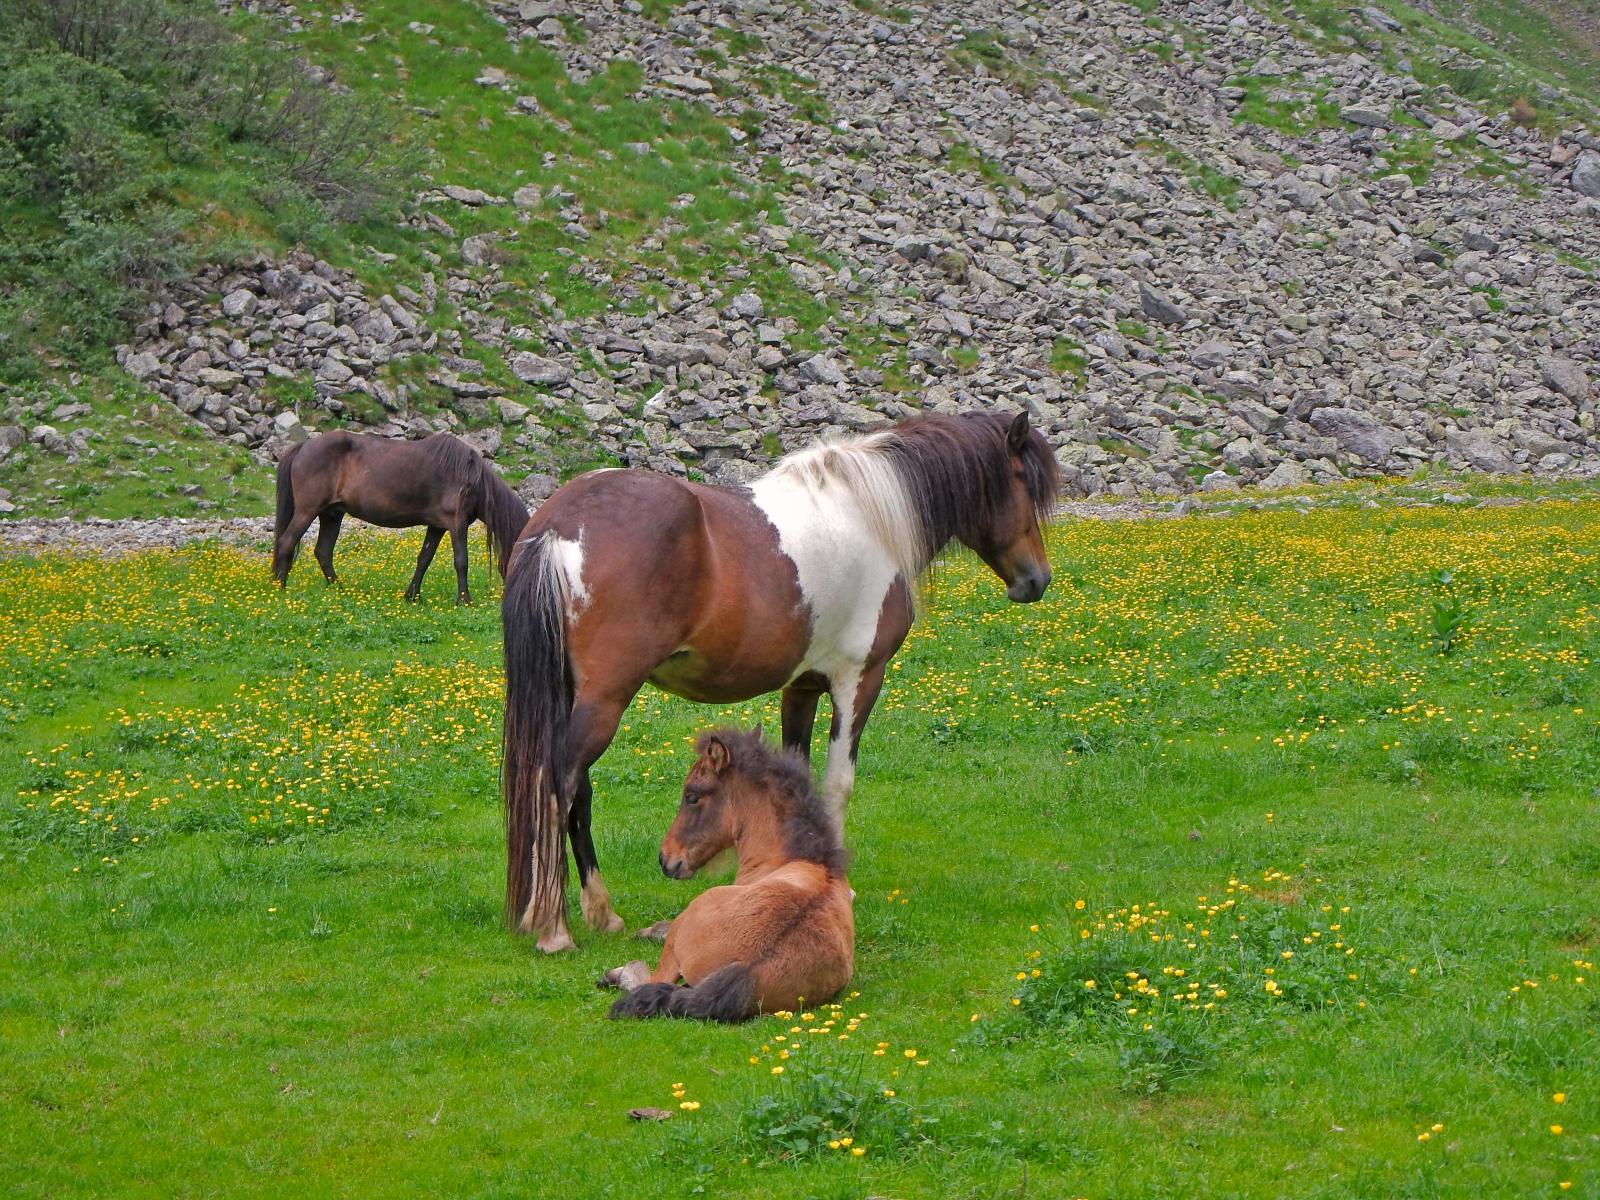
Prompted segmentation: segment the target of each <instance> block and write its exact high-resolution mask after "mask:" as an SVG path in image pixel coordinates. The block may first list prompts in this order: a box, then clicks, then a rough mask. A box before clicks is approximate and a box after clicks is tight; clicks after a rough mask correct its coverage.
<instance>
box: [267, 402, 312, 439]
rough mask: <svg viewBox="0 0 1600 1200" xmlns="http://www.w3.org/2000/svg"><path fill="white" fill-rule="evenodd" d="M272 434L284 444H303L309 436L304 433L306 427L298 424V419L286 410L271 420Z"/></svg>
mask: <svg viewBox="0 0 1600 1200" xmlns="http://www.w3.org/2000/svg"><path fill="white" fill-rule="evenodd" d="M272 432H273V434H274V435H275V436H277V437H278V438H279V439H280V440H282V441H286V442H303V441H305V440H306V438H308V437H309V436H311V435H310V434H308V433H307V432H306V427H305V426H304V425H302V424H300V418H299V417H298V416H297V415H296V414H295V413H293V412H290V411H288V410H285V411H283V412H281V413H279V414H278V415H277V416H275V417H273V418H272Z"/></svg>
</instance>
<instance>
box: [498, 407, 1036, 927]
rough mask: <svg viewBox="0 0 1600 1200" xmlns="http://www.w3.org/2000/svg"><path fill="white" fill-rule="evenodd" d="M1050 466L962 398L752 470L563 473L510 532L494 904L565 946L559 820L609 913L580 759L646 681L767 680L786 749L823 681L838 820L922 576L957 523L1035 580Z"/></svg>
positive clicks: (598, 745)
mask: <svg viewBox="0 0 1600 1200" xmlns="http://www.w3.org/2000/svg"><path fill="white" fill-rule="evenodd" d="M1059 479H1060V476H1059V473H1058V470H1057V467H1056V462H1055V458H1054V456H1053V455H1052V454H1051V451H1050V446H1049V444H1048V443H1047V442H1046V441H1045V440H1044V437H1043V436H1042V435H1041V434H1040V433H1039V432H1038V431H1037V430H1034V429H1031V428H1030V427H1029V425H1028V419H1027V416H1026V415H1025V414H1018V415H1017V416H1016V417H1015V419H1008V418H1007V417H1005V416H1002V415H1000V414H996V413H966V414H963V415H961V416H959V417H947V416H931V417H920V418H914V419H912V420H909V421H904V422H902V423H901V424H899V425H895V426H892V427H890V428H888V429H885V430H883V431H881V432H877V433H872V434H868V435H866V436H864V437H859V438H853V439H849V440H846V441H840V442H834V443H831V444H824V445H820V446H816V447H813V448H811V449H809V450H803V451H800V452H798V453H795V454H791V455H788V456H786V457H785V458H783V459H781V460H780V461H779V462H778V463H777V465H776V466H774V467H773V469H772V470H771V471H770V472H768V473H767V474H766V475H764V476H762V477H761V478H760V479H758V480H756V481H755V482H754V483H752V484H751V485H750V486H749V487H747V488H746V487H740V488H724V487H711V486H706V485H703V484H694V483H685V482H683V481H682V480H678V479H673V478H670V477H668V476H665V475H657V474H654V473H652V472H648V471H626V470H607V471H595V472H591V473H590V474H587V475H583V476H580V477H579V478H577V479H574V480H573V481H572V482H570V483H568V484H566V485H565V486H564V487H562V488H561V489H559V490H558V491H557V492H556V493H555V495H553V496H551V497H550V499H549V500H548V501H546V503H545V504H544V506H543V507H542V508H540V509H539V510H538V512H537V513H535V514H534V516H533V519H532V520H531V521H529V523H528V526H527V528H526V529H524V530H523V533H522V536H521V539H520V540H519V542H518V545H517V550H516V553H515V555H514V556H513V558H512V562H511V567H510V570H509V572H508V573H507V576H506V590H505V597H504V599H503V601H502V612H503V617H504V626H505V667H506V716H505V728H504V731H503V737H504V748H505V762H504V768H503V771H502V784H503V789H504V794H505V816H506V849H507V870H506V916H507V920H508V922H509V923H511V924H512V925H514V926H516V927H518V928H520V929H522V930H523V931H525V932H529V933H534V934H536V935H537V936H538V939H539V946H540V948H541V949H543V950H547V951H555V950H562V949H566V948H567V947H569V946H571V945H572V938H571V935H570V934H569V933H568V931H567V921H566V900H565V881H566V847H565V839H566V836H567V834H568V833H569V831H570V834H571V837H572V849H573V856H574V858H576V860H577V863H578V878H579V882H580V883H581V885H582V888H583V913H584V917H585V919H586V920H587V921H588V923H589V925H590V926H591V927H592V928H596V929H602V930H612V931H616V930H620V929H621V928H622V922H621V921H620V920H619V919H618V917H617V916H616V914H615V913H614V912H613V911H612V909H611V903H610V897H609V896H608V895H607V893H606V889H605V884H604V883H603V882H602V880H601V878H600V873H599V871H598V870H597V869H596V865H595V854H594V842H593V839H592V838H591V836H590V832H589V813H590V803H591V796H592V792H591V788H590V784H589V767H590V766H591V765H592V764H593V763H594V761H595V760H596V759H597V758H599V757H600V755H601V754H602V753H603V752H604V751H605V749H606V747H607V746H608V745H610V744H611V739H612V738H613V737H614V736H615V734H616V731H617V723H618V721H619V719H620V718H621V716H622V713H623V710H624V709H626V708H627V706H628V703H629V701H631V700H632V699H633V697H634V694H635V693H636V692H637V691H638V690H639V689H640V688H641V687H642V686H644V684H645V682H646V681H649V682H651V683H654V684H655V685H656V686H657V687H659V688H662V689H664V690H666V691H669V692H674V693H676V694H677V695H680V696H684V697H687V698H688V699H690V700H699V701H705V702H708V703H726V702H729V701H735V700H747V699H750V698H751V697H753V696H759V695H762V694H763V693H766V692H772V691H777V690H779V689H781V690H782V692H783V701H782V714H783V744H784V746H785V748H787V749H791V750H794V751H797V752H798V753H799V754H800V756H801V757H802V758H803V759H805V758H809V755H810V749H811V732H812V726H813V724H814V722H815V719H816V709H817V701H818V699H819V698H820V697H821V695H822V693H823V692H827V693H828V694H829V695H830V696H831V697H832V700H833V727H832V732H831V735H830V738H829V749H828V765H827V772H826V775H825V778H824V786H823V794H824V797H825V799H826V801H827V804H828V806H829V809H830V812H831V813H832V816H833V819H834V821H835V823H836V824H838V825H839V826H840V828H841V829H842V827H843V822H844V809H845V803H846V801H847V800H848V798H849V795H850V790H851V788H852V786H853V784H854V779H855V760H856V751H857V748H858V746H859V745H860V741H861V731H862V729H863V728H864V727H865V725H866V723H867V716H868V714H869V713H870V712H871V711H872V705H873V703H874V702H875V701H876V700H877V698H878V691H879V689H880V688H881V687H882V686H883V676H884V670H885V668H886V667H887V666H888V663H889V659H890V657H891V656H892V655H893V654H894V653H895V651H896V650H898V649H899V648H900V644H901V642H902V641H904V640H905V636H906V634H907V632H908V631H909V630H910V628H911V623H912V620H913V618H914V616H915V589H916V586H917V580H918V579H919V578H920V576H921V575H922V573H923V572H924V571H925V570H927V568H928V566H929V564H930V563H931V562H932V561H933V559H934V557H935V555H937V554H938V553H939V551H940V550H941V549H942V548H943V547H944V546H945V545H946V544H948V543H949V542H951V541H959V542H961V543H962V544H964V545H966V546H968V547H970V548H971V549H972V550H974V551H976V553H977V554H978V556H979V557H980V558H982V559H983V561H984V562H986V563H987V564H988V565H989V567H990V568H991V569H992V570H993V571H994V572H995V574H996V575H998V576H999V577H1000V578H1001V579H1002V580H1004V582H1005V584H1006V594H1007V595H1008V596H1009V597H1010V598H1011V599H1012V600H1016V601H1022V602H1029V601H1034V600H1037V599H1038V598H1039V597H1040V596H1041V595H1043V594H1044V590H1045V588H1046V587H1047V586H1048V585H1049V582H1050V564H1049V562H1048V560H1047V559H1046V557H1045V548H1044V540H1043V537H1042V535H1041V533H1040V528H1039V526H1040V520H1041V519H1042V517H1043V516H1044V515H1046V514H1047V513H1048V511H1049V510H1050V508H1051V507H1052V506H1053V504H1054V502H1055V498H1056V494H1057V491H1058V489H1059Z"/></svg>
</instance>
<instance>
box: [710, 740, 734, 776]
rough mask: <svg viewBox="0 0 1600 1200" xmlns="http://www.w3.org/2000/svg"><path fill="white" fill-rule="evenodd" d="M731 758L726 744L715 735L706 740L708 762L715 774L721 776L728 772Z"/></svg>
mask: <svg viewBox="0 0 1600 1200" xmlns="http://www.w3.org/2000/svg"><path fill="white" fill-rule="evenodd" d="M729 758H730V755H729V754H728V746H727V743H726V742H724V741H723V740H722V739H721V738H719V737H716V736H715V735H713V736H711V737H708V738H707V739H706V762H708V763H710V764H711V769H712V771H713V772H715V773H716V774H718V775H721V774H722V773H723V772H724V771H726V770H727V769H728V761H729Z"/></svg>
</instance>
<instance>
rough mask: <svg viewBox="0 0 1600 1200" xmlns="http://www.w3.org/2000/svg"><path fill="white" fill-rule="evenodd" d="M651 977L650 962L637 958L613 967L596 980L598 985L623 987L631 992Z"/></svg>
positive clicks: (602, 986)
mask: <svg viewBox="0 0 1600 1200" xmlns="http://www.w3.org/2000/svg"><path fill="white" fill-rule="evenodd" d="M649 979H650V964H649V963H647V962H645V961H644V960H643V959H639V958H636V959H634V960H633V961H632V962H630V963H623V964H622V966H620V967H612V968H611V970H609V971H607V972H606V973H605V974H604V975H602V976H600V978H599V979H598V980H596V981H595V986H596V987H601V988H621V989H622V990H623V991H625V992H631V991H633V989H634V988H636V987H638V986H639V985H640V984H641V983H647V982H648V981H649Z"/></svg>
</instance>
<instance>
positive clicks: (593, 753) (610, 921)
mask: <svg viewBox="0 0 1600 1200" xmlns="http://www.w3.org/2000/svg"><path fill="white" fill-rule="evenodd" d="M631 698H632V697H631V696H630V697H629V699H631ZM627 706H628V700H626V699H625V700H623V701H621V702H620V703H617V702H615V701H607V702H604V703H598V702H595V701H592V700H580V701H579V702H578V703H577V704H576V705H574V706H573V710H572V724H571V726H570V728H571V731H572V745H573V748H574V751H575V753H574V754H573V761H574V763H576V764H577V778H576V780H575V785H574V787H573V789H572V807H571V808H570V809H569V810H568V812H567V837H568V839H569V840H570V842H571V844H572V857H573V860H574V861H575V862H576V863H577V864H578V883H579V885H580V886H581V887H582V888H583V919H584V923H585V924H587V925H588V926H589V928H590V929H593V930H597V931H598V932H601V933H621V932H622V930H623V928H624V926H623V922H622V918H621V917H619V916H617V914H616V912H615V911H613V909H612V907H611V893H610V892H609V891H607V890H606V883H605V880H604V879H602V878H601V877H600V864H599V862H598V861H597V860H596V858H595V853H594V836H593V835H592V834H591V832H590V829H589V814H590V810H591V808H592V807H593V803H594V786H593V785H592V784H591V783H590V782H589V768H590V767H591V766H593V765H594V761H595V760H596V759H597V758H599V757H600V756H601V755H602V754H604V753H605V749H606V747H607V746H609V745H610V744H611V739H612V738H614V737H616V735H617V722H618V721H620V720H621V719H622V713H623V710H624V709H626V708H627Z"/></svg>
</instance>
